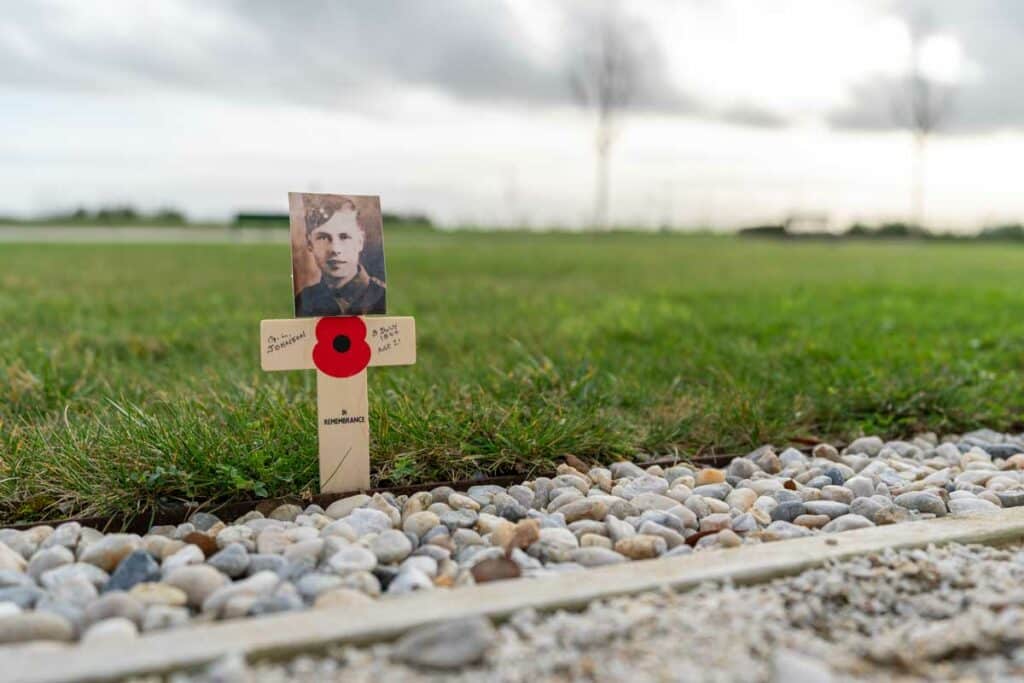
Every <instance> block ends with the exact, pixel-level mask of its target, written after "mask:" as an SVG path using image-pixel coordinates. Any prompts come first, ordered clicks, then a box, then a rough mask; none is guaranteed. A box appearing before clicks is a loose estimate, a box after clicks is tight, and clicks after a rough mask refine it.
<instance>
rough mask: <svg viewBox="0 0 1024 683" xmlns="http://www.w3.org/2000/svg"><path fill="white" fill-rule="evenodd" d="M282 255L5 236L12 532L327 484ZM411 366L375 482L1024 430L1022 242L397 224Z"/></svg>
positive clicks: (1, 426) (399, 380) (2, 404)
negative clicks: (271, 354) (275, 340)
mask: <svg viewBox="0 0 1024 683" xmlns="http://www.w3.org/2000/svg"><path fill="white" fill-rule="evenodd" d="M289 268H290V259H289V255H288V253H287V248H286V247H285V246H270V245H217V246H191V245H176V246H166V245H71V244H58V245H41V244H36V245H25V244H21V245H12V244H3V245H0V283H2V287H0V521H7V522H10V521H15V520H25V519H39V518H43V517H55V516H58V515H63V514H67V513H109V512H113V511H132V510H135V509H139V508H142V507H145V506H147V505H150V504H152V503H153V502H154V501H156V500H166V499H208V498H219V499H227V498H231V497H245V496H248V497H251V496H254V495H255V496H265V495H270V496H274V495H283V494H286V493H297V492H302V491H313V490H316V489H317V481H316V477H317V464H316V427H315V410H316V409H315V401H314V375H313V373H312V372H291V373H264V372H262V371H261V370H260V369H259V360H258V358H259V353H258V351H259V349H258V329H259V321H260V319H262V318H272V317H288V316H290V314H291V292H290V283H289ZM388 272H389V282H388V285H389V289H388V303H389V306H390V309H391V312H392V313H394V314H411V315H414V316H416V318H417V327H418V335H419V362H418V364H417V365H415V366H413V367H402V368H378V369H371V371H370V402H371V420H372V430H373V445H372V451H373V466H374V472H375V476H376V481H377V482H378V483H380V484H399V483H414V482H418V481H425V480H433V479H450V478H461V477H468V476H472V475H474V474H477V473H484V474H499V473H506V474H507V473H513V472H522V473H528V472H530V471H532V470H535V469H537V468H546V467H549V466H550V465H551V463H552V462H553V461H555V460H557V459H559V458H560V456H562V455H564V454H566V453H574V454H576V455H579V456H582V457H585V458H594V459H610V458H613V457H616V456H621V455H630V454H634V453H636V452H638V451H641V450H642V451H648V452H664V451H671V450H672V449H678V450H679V451H680V452H682V453H684V454H692V453H694V452H696V451H698V450H699V449H704V450H708V449H712V448H713V449H715V450H717V451H719V452H723V451H724V452H728V451H739V450H743V449H745V448H749V447H752V446H756V445H758V444H761V443H764V442H775V443H777V444H780V443H784V442H785V441H786V440H787V439H789V438H790V437H793V436H798V435H813V436H817V437H823V438H824V437H829V438H837V439H846V438H850V437H853V436H856V435H858V434H860V433H861V432H870V433H882V434H887V435H893V436H895V435H903V434H909V433H912V432H913V431H914V430H917V429H921V428H929V429H935V430H963V429H969V428H973V427H978V426H981V425H985V426H991V427H994V428H997V429H1021V428H1022V424H1024V384H1022V380H1024V315H1022V313H1024V286H1022V277H1021V274H1022V273H1024V249H1022V248H1019V247H1013V246H992V245H976V244H969V245H954V244H920V243H888V244H841V245H832V244H780V243H769V242H753V241H739V240H736V239H732V238H706V237H702V238H697V237H684V236H673V235H623V234H614V235H600V236H579V235H577V236H573V235H528V234H498V235H495V234H435V233H427V232H415V231H411V230H401V229H394V230H392V231H390V232H389V234H388Z"/></svg>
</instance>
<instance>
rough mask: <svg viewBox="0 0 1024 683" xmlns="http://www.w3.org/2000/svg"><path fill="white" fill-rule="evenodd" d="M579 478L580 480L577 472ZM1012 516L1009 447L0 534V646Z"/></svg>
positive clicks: (783, 461) (899, 452) (771, 456)
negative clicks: (954, 517) (129, 527)
mask: <svg viewBox="0 0 1024 683" xmlns="http://www.w3.org/2000/svg"><path fill="white" fill-rule="evenodd" d="M582 469H586V468H585V467H583V468H582ZM1017 505H1024V435H1007V434H999V433H996V432H993V431H989V430H981V431H977V432H972V433H969V434H964V435H950V436H946V437H944V438H942V439H939V438H938V437H936V436H935V435H934V434H922V435H919V436H918V437H916V438H915V439H913V440H912V441H907V442H904V441H890V442H887V443H886V442H883V441H882V439H880V438H878V437H864V438H861V439H857V440H856V441H854V442H853V443H852V444H850V445H849V446H848V447H846V448H845V449H843V450H842V451H841V452H840V451H837V450H836V449H835V448H834V447H832V446H829V445H825V444H822V445H819V446H817V447H815V448H814V449H813V452H812V453H810V454H805V453H802V452H801V451H799V450H795V449H786V450H782V451H781V452H776V450H775V449H774V448H772V447H771V446H763V447H761V448H759V449H757V450H756V451H753V452H752V453H750V454H748V455H747V456H745V457H742V458H736V459H735V460H733V461H732V462H731V463H730V464H729V466H728V467H727V468H725V469H712V468H705V469H699V470H697V469H694V468H692V467H690V466H687V465H677V466H673V467H665V468H663V467H659V466H653V467H648V468H647V469H646V470H644V469H641V468H640V467H638V466H637V465H635V464H633V463H630V462H619V463H615V464H613V465H611V466H610V467H609V468H603V467H594V468H592V469H589V470H588V471H581V470H578V469H574V468H573V467H571V466H569V465H562V466H560V467H559V469H558V475H557V476H556V477H554V478H538V479H535V480H533V481H527V482H524V483H523V484H517V485H514V486H510V487H508V488H504V487H499V486H476V487H473V488H470V489H469V490H468V491H467V492H465V493H460V492H456V491H453V490H452V489H450V488H447V487H441V488H438V489H435V490H433V491H430V492H421V493H416V494H412V495H409V496H397V497H396V496H392V495H390V494H378V495H374V496H372V497H370V496H366V495H356V496H351V497H348V498H345V499H343V500H339V501H337V502H335V503H333V504H332V505H330V506H329V507H328V508H327V509H326V510H324V509H322V508H320V507H318V506H315V505H313V506H310V507H307V508H305V509H302V508H300V507H298V506H295V505H283V506H281V507H279V508H277V509H276V510H274V511H273V512H272V513H271V514H270V515H269V516H267V517H264V516H263V515H262V514H260V513H258V512H251V513H248V514H246V515H244V516H243V517H241V518H239V519H236V520H233V521H231V522H230V523H225V521H223V520H220V519H218V518H217V517H215V516H213V515H210V514H206V513H197V514H196V515H194V516H193V518H192V519H191V520H190V521H189V522H187V523H185V524H181V525H178V526H165V527H154V528H153V529H151V530H150V532H149V533H148V534H146V535H145V536H138V535H134V534H107V535H104V534H102V533H100V532H98V531H96V530H94V529H89V528H82V527H81V526H80V525H78V524H76V523H69V524H64V525H61V526H59V527H57V528H56V529H54V528H51V527H49V526H39V527H35V528H33V529H30V530H26V531H16V530H12V529H3V530H0V644H3V643H14V642H25V641H31V640H74V639H79V638H81V639H83V640H84V641H93V640H96V641H99V640H112V639H130V638H132V637H135V636H136V635H137V634H138V633H139V632H145V631H157V630H161V629H169V628H179V627H182V626H185V625H188V624H189V623H195V622H204V621H211V620H216V619H228V618H236V617H244V616H256V615H261V614H268V613H272V612H280V611H289V610H299V609H307V608H315V607H325V606H346V605H353V604H359V603H365V602H368V601H370V600H373V599H377V598H387V597H389V596H393V595H400V594H403V593H408V592H411V591H418V590H434V589H444V588H451V587H458V586H462V585H469V584H473V583H477V582H482V581H489V580H494V579H502V578H512V577H518V576H522V577H526V578H538V577H543V576H547V575H551V574H554V573H560V572H569V571H580V570H583V569H585V568H587V567H595V566H600V565H608V564H615V563H620V562H628V561H631V560H641V559H647V558H653V557H664V556H674V555H682V554H688V553H691V552H701V551H703V550H707V549H711V548H730V547H736V546H739V545H742V544H747V543H762V542H767V541H776V540H782V539H787V538H796V537H800V536H808V535H812V534H820V533H829V532H841V531H846V530H850V529H858V528H863V527H868V526H874V525H879V524H892V523H895V522H903V521H912V520H917V519H927V518H932V517H935V516H943V515H946V514H950V513H952V514H959V513H977V512H985V511H994V510H998V509H1000V508H1001V507H1010V506H1017Z"/></svg>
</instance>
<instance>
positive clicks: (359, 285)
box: [320, 263, 370, 313]
mask: <svg viewBox="0 0 1024 683" xmlns="http://www.w3.org/2000/svg"><path fill="white" fill-rule="evenodd" d="M320 281H321V282H323V284H324V286H325V287H327V291H329V292H330V293H331V296H332V297H333V298H334V300H335V301H336V302H337V303H338V308H340V309H341V312H342V313H347V312H348V309H349V308H351V307H352V304H353V302H355V301H356V300H358V299H359V297H360V296H362V295H363V293H364V292H366V290H367V289H368V288H369V286H370V274H369V273H367V272H366V269H365V268H363V264H361V263H360V264H359V270H357V271H356V274H355V275H354V276H353V277H352V279H351V280H349V281H348V282H346V283H345V284H343V285H342V286H341V287H336V288H335V287H331V286H330V285H328V284H327V282H326V280H325V279H324V278H321V280H320Z"/></svg>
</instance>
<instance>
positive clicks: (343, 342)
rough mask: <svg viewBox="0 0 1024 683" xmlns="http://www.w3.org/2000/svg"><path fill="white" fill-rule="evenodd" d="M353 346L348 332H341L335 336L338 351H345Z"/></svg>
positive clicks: (335, 346) (335, 347)
mask: <svg viewBox="0 0 1024 683" xmlns="http://www.w3.org/2000/svg"><path fill="white" fill-rule="evenodd" d="M350 348H352V341H351V340H350V339H349V338H348V335H347V334H339V335H338V336H337V337H335V338H334V350H335V351H337V352H338V353H345V352H346V351H348V350H349V349H350Z"/></svg>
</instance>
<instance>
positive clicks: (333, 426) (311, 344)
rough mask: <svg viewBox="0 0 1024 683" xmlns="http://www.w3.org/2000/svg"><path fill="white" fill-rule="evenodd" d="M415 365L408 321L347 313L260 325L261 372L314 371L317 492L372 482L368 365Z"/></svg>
mask: <svg viewBox="0 0 1024 683" xmlns="http://www.w3.org/2000/svg"><path fill="white" fill-rule="evenodd" d="M360 335H362V336H363V337H364V339H360V338H359V337H360ZM364 343H365V346H363V345H364ZM366 347H368V351H367V350H366ZM415 362H416V321H415V320H414V319H413V318H409V317H391V316H370V317H363V316H352V317H344V318H293V319H285V320H263V321H261V322H260V364H261V365H262V367H263V369H264V370H312V369H316V394H317V399H316V405H317V424H318V427H319V432H320V491H321V493H344V492H347V491H358V490H360V489H367V488H369V487H370V423H369V419H370V417H369V404H368V403H367V390H366V367H367V366H370V365H373V366H381V365H412V364H413V363H415Z"/></svg>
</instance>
